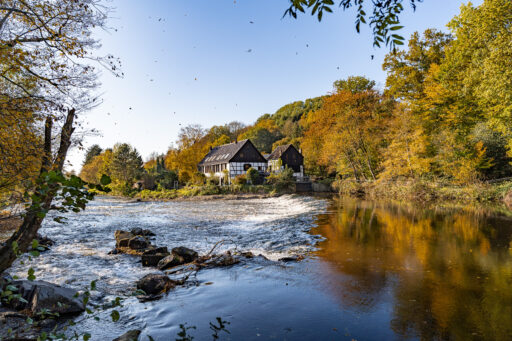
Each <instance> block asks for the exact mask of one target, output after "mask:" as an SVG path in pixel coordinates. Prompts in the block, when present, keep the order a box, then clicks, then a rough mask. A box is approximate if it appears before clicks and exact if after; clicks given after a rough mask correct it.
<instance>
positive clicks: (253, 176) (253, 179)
mask: <svg viewBox="0 0 512 341" xmlns="http://www.w3.org/2000/svg"><path fill="white" fill-rule="evenodd" d="M247 180H248V181H249V182H250V183H251V184H253V185H256V184H258V182H259V181H260V172H258V171H257V170H256V169H254V168H252V167H251V168H249V169H248V170H247Z"/></svg>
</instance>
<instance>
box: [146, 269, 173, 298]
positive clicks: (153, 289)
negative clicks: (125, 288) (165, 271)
mask: <svg viewBox="0 0 512 341" xmlns="http://www.w3.org/2000/svg"><path fill="white" fill-rule="evenodd" d="M175 286H176V282H175V281H173V280H171V279H170V278H169V277H167V276H165V275H161V274H149V275H146V276H144V277H142V278H141V279H139V280H138V281H137V289H140V290H142V291H144V292H145V293H146V294H147V295H158V294H161V293H164V292H167V291H169V290H170V289H172V288H174V287H175Z"/></svg>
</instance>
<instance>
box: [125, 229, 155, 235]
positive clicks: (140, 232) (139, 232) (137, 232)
mask: <svg viewBox="0 0 512 341" xmlns="http://www.w3.org/2000/svg"><path fill="white" fill-rule="evenodd" d="M130 232H131V234H133V235H134V236H144V237H150V236H155V234H154V233H153V232H152V231H151V230H143V229H141V228H140V227H136V228H134V229H132V230H131V231H130Z"/></svg>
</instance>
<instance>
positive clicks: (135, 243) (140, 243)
mask: <svg viewBox="0 0 512 341" xmlns="http://www.w3.org/2000/svg"><path fill="white" fill-rule="evenodd" d="M148 246H149V242H148V241H147V239H146V238H144V237H142V236H135V237H133V238H131V239H130V240H129V241H128V247H129V248H130V249H132V250H140V249H146V248H147V247H148Z"/></svg>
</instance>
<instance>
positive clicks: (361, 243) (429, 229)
mask: <svg viewBox="0 0 512 341" xmlns="http://www.w3.org/2000/svg"><path fill="white" fill-rule="evenodd" d="M312 232H313V233H318V234H321V235H323V236H325V237H326V240H325V241H322V242H320V243H319V244H318V247H319V250H318V251H317V252H316V255H317V256H318V257H319V259H320V260H322V261H324V262H325V267H326V272H327V279H326V280H327V283H328V284H327V286H328V288H329V290H330V292H331V293H332V294H334V295H335V296H337V297H338V298H339V301H340V303H341V305H342V306H343V308H345V309H350V310H356V311H360V312H361V313H363V314H364V313H368V312H372V311H374V310H376V309H381V307H382V306H383V305H382V304H381V303H385V304H384V306H388V307H389V310H388V311H382V314H383V315H386V314H389V315H390V316H389V317H387V319H388V320H389V321H391V322H390V328H391V329H392V330H393V332H394V333H395V334H396V336H397V337H399V338H409V337H412V338H420V339H424V340H432V339H443V340H444V339H446V340H472V339H474V340H479V339H482V340H511V339H512V255H511V253H512V252H511V245H512V244H511V239H512V221H511V220H510V218H507V217H504V216H496V215H493V214H489V213H488V212H486V211H484V210H482V211H479V212H475V211H468V210H447V209H418V208H414V207H411V206H399V205H385V204H380V203H375V202H371V203H370V202H363V201H354V200H350V199H340V200H337V201H334V202H333V204H332V206H331V208H330V213H329V214H325V215H321V216H320V217H319V219H318V227H316V228H315V229H313V231H312ZM386 300H389V302H383V301H386ZM386 303H389V304H386ZM383 318H386V317H384V316H383Z"/></svg>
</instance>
